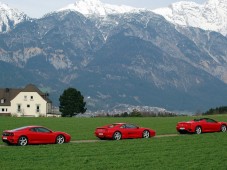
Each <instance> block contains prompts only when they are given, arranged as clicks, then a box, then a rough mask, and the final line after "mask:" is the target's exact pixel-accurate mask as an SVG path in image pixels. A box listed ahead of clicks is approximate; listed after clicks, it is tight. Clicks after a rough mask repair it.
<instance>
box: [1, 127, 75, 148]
mask: <svg viewBox="0 0 227 170" xmlns="http://www.w3.org/2000/svg"><path fill="white" fill-rule="evenodd" d="M70 139H71V136H70V135H69V134H67V133H65V132H53V131H52V130H49V129H47V128H45V127H43V126H25V127H20V128H17V129H13V130H5V131H4V132H3V134H2V141H3V142H5V143H7V144H9V145H11V144H17V145H20V146H25V145H27V144H51V143H57V144H62V143H67V142H69V141H70Z"/></svg>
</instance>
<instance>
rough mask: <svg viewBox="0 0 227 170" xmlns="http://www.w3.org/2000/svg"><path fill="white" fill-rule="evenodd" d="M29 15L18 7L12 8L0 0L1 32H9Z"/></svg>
mask: <svg viewBox="0 0 227 170" xmlns="http://www.w3.org/2000/svg"><path fill="white" fill-rule="evenodd" d="M27 19H28V16H27V15H25V14H24V13H23V12H19V11H18V10H17V9H13V8H10V7H9V6H8V5H6V4H3V3H1V2H0V32H7V31H9V30H11V29H12V28H13V27H15V25H16V24H18V23H20V22H22V21H25V20H27Z"/></svg>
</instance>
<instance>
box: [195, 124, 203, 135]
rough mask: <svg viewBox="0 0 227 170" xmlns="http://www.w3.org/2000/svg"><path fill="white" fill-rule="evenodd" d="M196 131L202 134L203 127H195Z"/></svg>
mask: <svg viewBox="0 0 227 170" xmlns="http://www.w3.org/2000/svg"><path fill="white" fill-rule="evenodd" d="M195 133H196V134H198V135H199V134H201V133H202V128H201V127H200V126H197V127H196V128H195Z"/></svg>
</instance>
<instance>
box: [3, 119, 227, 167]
mask: <svg viewBox="0 0 227 170" xmlns="http://www.w3.org/2000/svg"><path fill="white" fill-rule="evenodd" d="M209 117H211V118H214V119H216V120H219V121H227V115H218V116H209ZM191 119H194V117H173V118H5V117H0V130H1V131H3V130H5V129H12V128H16V127H20V126H25V125H43V126H46V127H48V128H50V129H53V130H61V131H65V132H68V133H69V134H71V136H72V140H86V139H96V138H95V136H94V135H93V132H94V129H95V128H96V127H97V126H102V125H105V124H108V123H113V122H130V123H135V124H138V125H141V126H144V127H150V128H152V129H155V130H156V131H157V135H161V134H174V133H176V130H175V126H176V123H177V122H178V121H186V120H191ZM0 144H1V145H4V144H3V143H0ZM0 167H1V169H3V170H5V169H6V170H7V169H23V170H24V169H39V170H40V169H75V170H77V169H78V170H80V169H105V170H107V169H141V170H142V169H143V170H144V169H206V170H208V169H223V170H226V169H227V133H206V134H202V135H181V136H175V137H162V138H151V139H129V140H121V141H104V142H103V141H102V142H96V143H68V144H63V145H34V146H26V147H17V146H7V147H3V146H0Z"/></svg>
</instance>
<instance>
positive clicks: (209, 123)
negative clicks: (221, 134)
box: [206, 118, 221, 132]
mask: <svg viewBox="0 0 227 170" xmlns="http://www.w3.org/2000/svg"><path fill="white" fill-rule="evenodd" d="M220 128H221V127H220V124H219V123H218V122H217V121H215V120H213V119H209V118H207V119H206V129H207V132H217V131H220Z"/></svg>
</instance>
